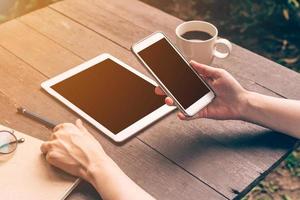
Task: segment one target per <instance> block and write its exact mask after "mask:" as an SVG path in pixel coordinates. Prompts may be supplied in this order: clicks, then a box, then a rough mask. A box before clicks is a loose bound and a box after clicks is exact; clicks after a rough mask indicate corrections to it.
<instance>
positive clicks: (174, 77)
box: [132, 32, 215, 117]
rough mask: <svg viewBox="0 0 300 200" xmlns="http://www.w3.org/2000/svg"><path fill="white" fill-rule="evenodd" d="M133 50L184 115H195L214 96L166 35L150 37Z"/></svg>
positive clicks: (155, 34)
mask: <svg viewBox="0 0 300 200" xmlns="http://www.w3.org/2000/svg"><path fill="white" fill-rule="evenodd" d="M132 50H133V52H134V53H135V55H136V56H137V57H138V58H139V60H140V61H141V62H142V64H143V65H144V66H145V67H146V69H147V70H148V71H149V72H150V73H151V74H152V75H153V77H154V78H155V79H156V81H157V83H158V85H159V86H160V87H161V89H162V90H163V91H164V92H165V93H166V94H167V95H168V96H169V97H171V98H172V100H173V101H174V104H175V105H176V106H177V107H178V109H179V110H180V111H181V112H182V113H183V114H184V115H186V116H189V117H191V116H194V115H195V114H196V113H197V112H199V110H201V109H203V108H204V107H205V106H207V105H208V104H209V103H210V102H211V101H212V100H213V98H214V97H215V95H214V92H213V91H212V90H211V89H210V87H209V86H208V84H206V83H205V82H204V80H203V79H202V78H201V76H200V75H199V74H197V72H196V71H195V70H194V69H193V68H192V67H191V66H190V64H189V63H188V62H187V61H186V60H185V59H184V57H183V56H182V55H181V54H180V52H179V50H177V49H176V47H175V46H174V45H172V43H171V42H170V41H169V39H168V38H167V37H166V36H165V35H164V34H163V33H161V32H157V33H154V34H152V35H150V36H149V37H147V38H146V39H144V40H142V41H140V42H138V43H137V44H135V45H133V47H132ZM199 53H201V52H199Z"/></svg>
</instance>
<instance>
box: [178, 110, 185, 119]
mask: <svg viewBox="0 0 300 200" xmlns="http://www.w3.org/2000/svg"><path fill="white" fill-rule="evenodd" d="M177 116H178V118H179V119H180V120H186V116H185V115H184V114H183V113H181V112H179V113H177Z"/></svg>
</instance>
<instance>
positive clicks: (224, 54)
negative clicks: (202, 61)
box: [214, 38, 232, 58]
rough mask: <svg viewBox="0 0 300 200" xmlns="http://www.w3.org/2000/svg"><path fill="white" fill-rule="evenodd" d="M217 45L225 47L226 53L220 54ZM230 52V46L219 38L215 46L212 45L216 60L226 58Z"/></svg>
mask: <svg viewBox="0 0 300 200" xmlns="http://www.w3.org/2000/svg"><path fill="white" fill-rule="evenodd" d="M217 45H223V46H225V47H226V49H227V52H226V53H222V52H220V51H218V50H217ZM231 50H232V44H231V43H230V42H229V41H228V40H226V39H223V38H219V39H217V41H216V42H215V45H214V56H215V57H217V58H226V57H228V56H229V54H230V53H231Z"/></svg>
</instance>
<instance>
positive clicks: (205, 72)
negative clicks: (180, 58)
mask: <svg viewBox="0 0 300 200" xmlns="http://www.w3.org/2000/svg"><path fill="white" fill-rule="evenodd" d="M190 64H191V65H192V67H193V68H194V69H195V70H196V71H197V72H198V73H199V74H200V75H202V76H204V77H209V78H217V77H218V76H219V70H218V69H216V68H214V67H210V66H208V65H204V64H200V63H197V62H196V61H193V60H192V61H191V62H190Z"/></svg>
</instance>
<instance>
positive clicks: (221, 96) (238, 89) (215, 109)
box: [155, 61, 247, 120]
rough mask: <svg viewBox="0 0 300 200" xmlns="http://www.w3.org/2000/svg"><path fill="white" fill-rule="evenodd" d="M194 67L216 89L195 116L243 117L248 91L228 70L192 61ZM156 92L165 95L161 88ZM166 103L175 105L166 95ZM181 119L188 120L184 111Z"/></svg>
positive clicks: (180, 115) (215, 117) (217, 117)
mask: <svg viewBox="0 0 300 200" xmlns="http://www.w3.org/2000/svg"><path fill="white" fill-rule="evenodd" d="M191 65H192V67H193V68H194V69H195V70H196V71H197V73H198V74H199V75H201V76H202V77H203V78H204V80H205V81H206V83H208V84H209V86H210V87H211V88H212V89H213V90H214V92H215V94H216V98H215V99H214V100H213V102H212V103H210V104H209V105H208V106H206V107H205V108H203V109H202V110H201V111H200V112H199V113H197V114H196V116H194V117H193V118H192V119H194V118H211V119H220V120H225V119H241V117H242V110H243V108H244V105H245V104H246V101H247V100H246V94H247V91H246V90H245V89H244V88H243V87H242V86H241V85H240V84H239V83H238V82H237V80H235V79H234V78H233V77H232V76H231V75H230V74H229V73H228V72H227V71H225V70H223V69H218V68H214V67H210V66H207V65H202V64H199V63H197V62H195V61H191ZM187 90H188V88H187ZM155 93H156V94H158V95H165V94H164V92H163V91H162V90H161V89H160V88H159V87H157V88H155ZM165 102H166V104H168V105H173V104H174V102H173V100H172V99H171V98H170V97H166V99H165ZM178 116H179V118H180V119H185V120H188V119H190V118H187V117H186V116H185V115H184V114H183V113H179V114H178Z"/></svg>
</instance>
